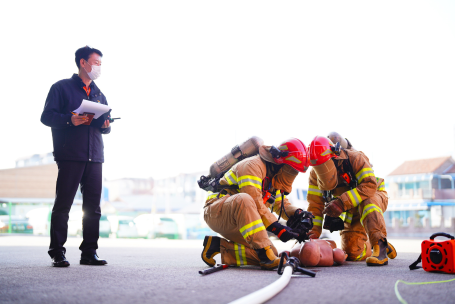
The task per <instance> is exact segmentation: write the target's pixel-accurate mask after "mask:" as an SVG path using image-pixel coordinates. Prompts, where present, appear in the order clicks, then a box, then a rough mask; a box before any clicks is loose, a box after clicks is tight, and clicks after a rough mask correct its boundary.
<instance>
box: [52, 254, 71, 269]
mask: <svg viewBox="0 0 455 304" xmlns="http://www.w3.org/2000/svg"><path fill="white" fill-rule="evenodd" d="M69 265H70V262H68V260H67V259H66V258H65V255H64V254H63V253H59V254H57V255H56V256H54V257H53V258H52V266H53V267H68V266H69Z"/></svg>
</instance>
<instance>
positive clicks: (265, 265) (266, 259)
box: [255, 246, 280, 270]
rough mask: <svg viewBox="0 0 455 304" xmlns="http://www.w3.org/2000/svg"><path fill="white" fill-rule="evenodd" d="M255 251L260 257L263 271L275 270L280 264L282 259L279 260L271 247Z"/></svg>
mask: <svg viewBox="0 0 455 304" xmlns="http://www.w3.org/2000/svg"><path fill="white" fill-rule="evenodd" d="M255 251H256V253H257V254H258V256H259V260H260V261H259V265H261V268H262V269H266V270H273V269H275V268H277V267H278V264H280V259H279V258H277V256H276V255H275V253H274V252H273V250H272V248H271V246H266V247H264V248H261V249H255Z"/></svg>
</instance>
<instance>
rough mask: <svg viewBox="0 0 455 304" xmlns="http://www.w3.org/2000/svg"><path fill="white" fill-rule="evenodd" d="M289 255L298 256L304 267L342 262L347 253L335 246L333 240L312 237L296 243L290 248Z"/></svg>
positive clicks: (340, 263)
mask: <svg viewBox="0 0 455 304" xmlns="http://www.w3.org/2000/svg"><path fill="white" fill-rule="evenodd" d="M290 256H293V257H296V258H298V259H299V261H300V265H301V266H304V267H313V266H321V267H327V266H334V265H342V264H344V262H345V261H346V257H347V254H346V253H345V252H344V251H343V250H341V249H340V248H337V246H336V244H335V242H334V241H326V240H319V239H312V240H310V241H308V242H304V243H302V244H296V245H295V246H294V247H293V248H292V249H291V252H290Z"/></svg>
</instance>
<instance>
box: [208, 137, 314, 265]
mask: <svg viewBox="0 0 455 304" xmlns="http://www.w3.org/2000/svg"><path fill="white" fill-rule="evenodd" d="M234 149H235V148H234ZM233 151H234V150H233ZM256 151H257V150H256ZM256 153H257V152H256ZM256 153H255V154H256ZM233 154H234V153H233ZM308 166H309V164H308V155H307V149H306V147H305V145H304V144H303V143H302V142H301V141H300V140H298V139H295V138H293V139H290V140H287V141H285V142H283V143H282V144H281V145H280V146H279V147H278V148H276V147H274V146H264V145H261V146H259V155H255V156H251V157H248V158H246V159H243V160H241V161H240V162H238V163H236V164H235V165H234V166H232V167H231V168H230V169H229V170H228V171H226V172H223V173H222V174H220V177H221V178H220V179H219V183H218V186H217V187H215V188H214V191H217V190H218V192H215V193H209V196H208V198H207V201H206V204H205V206H204V220H205V221H206V222H207V225H208V226H209V227H210V228H211V229H212V230H213V231H215V232H217V233H219V234H221V235H222V236H223V237H224V238H226V239H224V238H220V237H217V236H206V237H205V239H204V249H203V252H202V259H203V260H204V262H205V263H206V264H207V265H209V266H214V265H215V260H214V256H215V255H217V254H218V253H221V261H222V263H223V264H228V265H233V266H242V265H260V266H261V267H262V268H263V269H273V268H276V267H277V266H278V264H279V261H280V260H279V258H278V257H277V255H278V252H277V250H276V248H275V247H274V246H273V244H272V242H271V241H270V239H269V237H268V235H267V231H269V232H272V233H274V234H275V235H276V236H277V237H278V238H279V239H280V240H281V241H283V242H287V241H289V240H290V239H293V238H294V239H304V238H308V237H307V234H306V233H300V232H298V231H296V230H292V229H291V228H290V227H288V226H284V225H282V224H280V223H278V221H277V218H276V216H275V215H273V214H272V213H271V211H274V212H275V213H277V214H278V213H279V214H280V216H282V217H283V218H284V219H286V220H288V222H287V225H290V224H289V223H290V222H293V220H295V219H298V221H299V222H300V221H303V220H302V217H303V216H304V215H305V214H306V215H307V216H308V217H310V218H309V221H310V222H311V218H312V217H313V216H312V215H311V213H309V212H306V211H303V210H302V209H298V208H297V207H295V206H292V205H291V204H290V203H289V201H288V199H287V198H286V195H287V194H289V193H290V192H291V190H292V183H293V181H294V179H295V177H296V176H297V174H298V173H299V172H305V171H306V170H307V169H308ZM203 178H204V177H202V178H201V180H202V179H203ZM200 186H201V184H200ZM201 188H204V187H202V186H201ZM204 189H206V190H207V188H204ZM269 208H271V210H269ZM290 226H291V225H290ZM291 227H292V226H291ZM311 227H312V223H311ZM311 227H309V228H308V229H307V230H306V232H308V231H309V229H311ZM300 234H304V235H300Z"/></svg>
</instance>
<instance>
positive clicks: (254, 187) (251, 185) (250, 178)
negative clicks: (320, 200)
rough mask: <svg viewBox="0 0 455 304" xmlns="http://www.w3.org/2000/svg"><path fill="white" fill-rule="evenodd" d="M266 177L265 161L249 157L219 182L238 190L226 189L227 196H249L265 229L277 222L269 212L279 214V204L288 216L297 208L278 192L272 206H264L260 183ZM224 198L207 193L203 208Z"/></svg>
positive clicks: (283, 214)
mask: <svg viewBox="0 0 455 304" xmlns="http://www.w3.org/2000/svg"><path fill="white" fill-rule="evenodd" d="M266 175H267V167H266V164H265V161H263V160H262V159H261V157H260V156H259V155H256V156H252V157H249V158H247V159H244V160H242V161H240V162H239V163H237V164H235V165H234V166H233V167H232V168H231V169H230V170H229V171H228V172H226V173H225V174H224V176H223V177H222V178H221V180H220V184H221V185H226V186H232V185H237V186H238V188H239V189H226V190H225V191H226V192H227V193H228V194H229V195H234V194H238V193H246V194H248V195H250V196H251V197H252V198H253V200H254V202H255V203H256V207H257V209H258V212H259V215H260V216H261V219H262V222H263V223H264V226H265V227H266V228H267V227H268V226H269V225H270V224H272V223H274V222H276V221H277V218H276V216H275V215H273V214H272V212H271V211H273V212H275V213H276V214H279V212H280V209H281V204H284V210H285V211H286V213H287V214H288V215H289V216H292V215H294V213H295V211H296V210H297V209H298V208H297V207H295V206H293V205H291V203H290V202H289V200H288V199H287V198H286V196H285V195H282V194H281V193H280V191H279V190H278V191H277V194H276V198H275V203H274V204H273V205H271V204H269V203H266V204H264V202H263V198H262V181H263V180H264V179H265V177H266ZM223 196H225V195H224V194H220V193H211V192H210V193H209V196H208V197H207V201H206V203H205V206H208V205H210V204H212V203H214V202H215V201H216V200H218V198H221V197H223ZM281 216H282V217H283V218H284V219H285V220H288V217H287V216H286V214H285V213H284V211H283V213H282V214H281Z"/></svg>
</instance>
